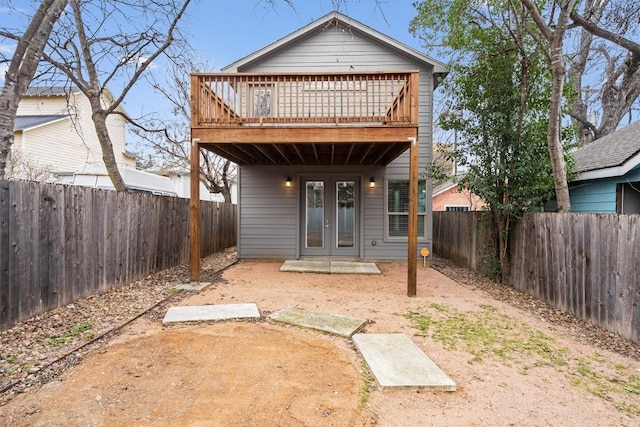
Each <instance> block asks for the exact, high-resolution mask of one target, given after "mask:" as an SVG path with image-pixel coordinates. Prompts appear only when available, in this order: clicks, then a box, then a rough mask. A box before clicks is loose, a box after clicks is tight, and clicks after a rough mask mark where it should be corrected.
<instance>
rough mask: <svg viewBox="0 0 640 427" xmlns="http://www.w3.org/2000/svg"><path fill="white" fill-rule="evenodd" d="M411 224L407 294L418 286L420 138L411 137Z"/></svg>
mask: <svg viewBox="0 0 640 427" xmlns="http://www.w3.org/2000/svg"><path fill="white" fill-rule="evenodd" d="M409 157H410V160H409V224H408V225H409V226H408V235H407V295H408V296H410V297H415V296H416V294H417V288H418V286H417V285H418V139H417V138H411V147H410V153H409Z"/></svg>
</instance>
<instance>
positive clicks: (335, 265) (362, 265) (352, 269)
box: [330, 261, 380, 274]
mask: <svg viewBox="0 0 640 427" xmlns="http://www.w3.org/2000/svg"><path fill="white" fill-rule="evenodd" d="M330 271H331V273H338V274H380V269H379V268H378V266H377V265H376V263H375V262H346V261H331V265H330Z"/></svg>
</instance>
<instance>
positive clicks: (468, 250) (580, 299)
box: [433, 212, 640, 342]
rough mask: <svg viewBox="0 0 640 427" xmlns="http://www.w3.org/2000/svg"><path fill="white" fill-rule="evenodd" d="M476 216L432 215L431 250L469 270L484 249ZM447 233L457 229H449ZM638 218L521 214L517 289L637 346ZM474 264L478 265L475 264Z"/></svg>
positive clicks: (513, 253)
mask: <svg viewBox="0 0 640 427" xmlns="http://www.w3.org/2000/svg"><path fill="white" fill-rule="evenodd" d="M480 215H481V213H480V212H434V213H433V217H434V251H435V252H436V253H437V254H439V255H442V256H443V257H447V258H451V259H452V260H454V261H456V262H458V263H460V264H461V265H464V266H466V267H470V268H476V269H477V268H478V266H479V263H478V262H477V260H480V259H481V258H482V253H483V251H484V250H485V249H484V248H483V246H482V245H481V244H479V242H480V240H481V239H479V238H478V237H474V236H482V235H483V233H486V227H488V224H486V223H485V222H483V221H482V220H480ZM452 228H457V230H456V231H452V230H451V229H452ZM639 242H640V215H610V214H558V213H535V214H528V215H526V216H525V217H524V218H523V219H522V220H521V221H520V222H519V223H518V224H517V225H516V226H515V227H514V229H513V231H512V233H511V239H510V242H509V244H510V251H509V256H510V260H511V276H510V277H509V278H508V281H509V283H510V284H511V285H513V286H514V287H515V288H517V289H519V290H521V291H523V292H526V293H528V294H530V295H532V296H534V297H537V298H539V299H541V300H544V301H547V302H549V303H551V304H553V305H554V306H556V307H558V308H560V309H562V310H564V311H567V312H570V313H572V314H574V315H575V316H576V317H578V318H580V319H583V320H586V321H589V322H592V323H594V324H596V325H598V326H601V327H603V328H605V329H607V330H609V331H612V332H615V333H618V334H620V335H621V336H623V337H625V338H627V339H630V340H632V341H634V342H640V244H639ZM474 262H475V263H474Z"/></svg>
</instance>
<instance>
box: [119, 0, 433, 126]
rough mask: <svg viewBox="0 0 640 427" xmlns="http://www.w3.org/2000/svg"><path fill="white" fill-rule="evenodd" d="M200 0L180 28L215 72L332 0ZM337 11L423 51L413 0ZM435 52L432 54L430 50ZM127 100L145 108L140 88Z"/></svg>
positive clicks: (364, 1) (352, 0)
mask: <svg viewBox="0 0 640 427" xmlns="http://www.w3.org/2000/svg"><path fill="white" fill-rule="evenodd" d="M276 3H277V6H276V8H274V7H272V6H271V5H269V4H268V3H267V2H266V1H264V0H262V1H260V0H200V1H197V2H196V3H194V4H191V5H190V9H189V12H188V16H187V17H186V19H185V21H184V22H183V25H182V27H183V31H184V32H185V33H186V35H187V38H188V39H189V40H190V43H191V45H192V46H193V48H195V49H196V50H197V52H198V55H199V56H200V57H201V58H202V59H203V60H204V62H206V63H207V64H209V65H210V67H211V68H210V69H208V70H203V71H210V72H216V71H220V69H221V68H223V67H225V66H226V65H229V64H231V63H232V62H234V61H236V60H238V59H240V58H242V57H244V56H246V55H248V54H250V53H252V52H254V51H256V50H258V49H260V48H262V47H264V46H266V45H268V44H270V43H272V42H274V41H276V40H278V39H280V38H282V37H284V36H286V35H288V34H290V33H292V32H294V31H296V30H297V29H299V28H301V27H303V26H305V25H307V24H308V23H310V22H312V21H314V20H316V19H319V18H321V17H322V16H324V15H326V14H327V13H329V12H331V11H332V10H334V5H333V3H335V0H334V1H331V0H293V4H294V8H292V7H290V6H288V5H287V4H286V2H285V1H284V0H276ZM340 3H341V6H340V12H341V13H343V14H345V15H347V16H349V17H351V18H353V19H355V20H357V21H360V22H361V23H363V24H365V25H367V26H369V27H371V28H373V29H375V30H378V31H380V32H382V33H384V34H386V35H388V36H390V37H392V38H394V39H396V40H398V41H400V42H402V43H404V44H406V45H408V46H410V47H412V48H414V49H418V50H420V51H422V52H424V53H427V54H430V53H429V52H426V51H424V49H423V48H422V47H421V44H420V42H419V40H418V39H417V38H414V37H413V36H412V35H411V34H410V33H409V22H410V21H411V19H412V18H413V17H414V16H415V15H416V11H415V8H414V7H413V6H412V1H411V0H379V1H378V2H376V1H375V0H349V1H345V0H342V1H340ZM431 56H434V57H435V55H431ZM139 89H140V90H138V91H136V92H134V94H133V95H135V96H132V97H130V98H129V99H128V100H126V102H125V108H126V110H127V112H129V114H131V115H133V116H135V115H136V114H137V113H139V112H144V113H148V112H149V106H148V105H145V103H141V101H142V100H148V99H149V97H148V96H145V94H144V92H143V91H144V88H142V87H141V88H139Z"/></svg>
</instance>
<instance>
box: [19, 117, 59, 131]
mask: <svg viewBox="0 0 640 427" xmlns="http://www.w3.org/2000/svg"><path fill="white" fill-rule="evenodd" d="M66 117H69V116H68V115H64V114H55V115H48V116H16V123H15V125H14V126H13V130H14V132H15V131H17V130H26V129H30V128H33V127H36V126H40V125H43V124H45V123H50V122H55V121H57V120H60V119H64V118H66Z"/></svg>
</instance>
